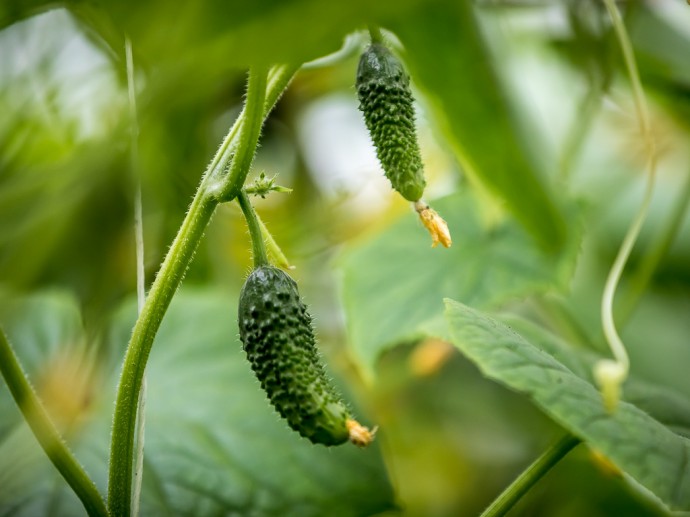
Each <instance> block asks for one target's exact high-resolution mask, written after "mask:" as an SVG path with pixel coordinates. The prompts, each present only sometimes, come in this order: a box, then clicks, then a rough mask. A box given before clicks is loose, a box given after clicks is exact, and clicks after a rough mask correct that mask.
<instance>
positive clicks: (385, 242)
mask: <svg viewBox="0 0 690 517" xmlns="http://www.w3.org/2000/svg"><path fill="white" fill-rule="evenodd" d="M433 206H434V208H436V209H437V210H438V211H439V213H440V214H441V215H442V216H443V217H444V218H445V219H446V221H447V222H448V225H449V227H450V231H451V234H452V236H453V245H452V247H451V248H449V249H442V248H434V249H432V248H431V247H430V239H429V236H428V234H427V233H426V231H425V230H424V228H423V227H422V226H421V224H420V223H419V222H418V221H417V218H416V217H415V216H414V215H412V214H408V215H405V216H404V217H402V218H401V220H400V221H398V222H397V223H395V224H393V225H392V226H391V227H390V228H388V229H387V230H385V231H384V232H383V233H382V234H379V235H376V236H375V238H373V239H372V240H370V241H368V242H365V243H363V244H359V245H357V246H356V247H354V248H353V249H351V250H349V251H348V252H346V254H345V256H344V258H343V260H342V261H341V264H342V269H343V273H344V274H343V278H342V293H343V300H344V305H345V310H346V313H347V322H348V330H349V339H350V343H351V345H352V348H353V350H354V352H355V354H356V355H357V357H358V359H359V360H360V362H361V363H362V365H363V366H364V368H365V369H367V370H371V369H372V368H373V365H374V363H375V361H376V359H377V357H378V355H379V354H380V352H381V351H382V350H384V349H386V348H387V347H389V346H392V345H395V344H397V343H400V342H402V341H405V340H413V339H418V338H420V337H422V336H424V335H428V334H429V333H431V334H438V333H443V329H444V324H443V301H442V300H443V298H444V297H452V298H456V299H458V300H462V301H463V302H466V303H470V304H472V305H476V306H482V307H488V306H492V305H495V304H498V303H501V302H505V301H506V300H509V299H513V298H516V297H520V296H525V295H527V294H529V293H534V292H543V291H545V290H549V289H558V288H562V287H564V286H565V284H566V283H567V281H568V280H569V278H570V276H571V274H572V270H573V267H574V262H575V257H576V254H577V246H578V240H577V239H575V238H574V235H573V236H571V237H572V241H571V242H570V243H569V245H568V249H567V250H566V251H564V252H563V253H562V254H561V255H558V256H556V255H550V254H548V253H544V252H543V251H541V250H540V249H539V248H537V247H536V246H535V244H534V242H533V241H532V239H530V238H529V236H528V235H527V234H526V233H525V231H524V230H522V228H520V227H519V226H518V225H517V224H516V223H514V222H512V221H504V222H503V223H501V224H500V225H499V226H496V227H494V228H490V229H489V228H486V227H484V225H483V224H482V222H481V221H480V218H479V214H478V207H477V205H476V203H475V201H474V199H473V197H472V195H471V194H470V193H462V194H454V195H452V196H449V197H447V198H444V199H439V200H436V201H434V202H433ZM573 233H574V232H573Z"/></svg>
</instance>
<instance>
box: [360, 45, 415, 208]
mask: <svg viewBox="0 0 690 517" xmlns="http://www.w3.org/2000/svg"><path fill="white" fill-rule="evenodd" d="M356 88H357V95H358V97H359V102H360V105H359V109H360V110H361V111H362V113H363V114H364V120H365V122H366V125H367V129H369V134H370V135H371V139H372V141H373V142H374V146H375V147H376V154H377V156H378V158H379V161H380V162H381V166H382V167H383V171H384V173H385V174H386V177H387V178H388V179H389V180H390V182H391V185H392V186H393V188H394V189H395V190H397V191H398V192H399V193H400V194H401V195H402V196H403V197H404V198H405V199H407V200H408V201H412V202H414V201H419V199H420V198H421V197H422V194H423V193H424V188H425V187H426V181H425V180H424V166H423V165H422V157H421V154H420V152H419V144H418V143H417V134H416V131H415V118H414V107H413V105H412V100H413V99H412V90H410V77H409V76H408V75H407V72H406V71H405V69H404V67H403V65H402V63H401V62H400V60H399V59H398V58H397V57H395V55H393V53H392V52H391V51H390V50H388V48H387V47H386V46H385V45H383V44H382V43H377V42H374V43H372V44H371V45H370V46H369V47H368V48H367V49H366V50H365V51H364V53H363V54H362V57H361V58H360V60H359V66H358V67H357V82H356Z"/></svg>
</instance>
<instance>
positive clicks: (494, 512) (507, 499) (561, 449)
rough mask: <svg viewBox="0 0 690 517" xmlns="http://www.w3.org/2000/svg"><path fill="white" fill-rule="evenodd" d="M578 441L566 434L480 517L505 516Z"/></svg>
mask: <svg viewBox="0 0 690 517" xmlns="http://www.w3.org/2000/svg"><path fill="white" fill-rule="evenodd" d="M579 443H580V439H579V438H576V437H575V436H573V435H572V434H567V435H565V436H563V437H562V438H560V439H559V440H558V441H557V442H556V443H554V444H553V445H552V446H551V447H549V448H548V449H547V450H546V451H544V453H543V454H542V455H541V456H539V457H538V458H537V459H536V460H534V462H533V463H532V464H531V465H530V466H529V467H527V468H526V469H525V470H524V471H523V472H522V474H520V475H519V476H518V478H517V479H516V480H515V481H513V482H512V483H511V484H510V486H509V487H508V488H506V489H505V490H504V491H503V492H501V495H499V496H498V497H497V498H496V499H494V501H493V502H492V503H491V504H490V505H489V507H488V508H487V509H486V510H484V511H483V512H482V514H481V516H480V517H500V516H501V515H505V514H506V513H508V511H509V510H510V509H511V508H512V507H513V506H515V503H517V502H518V501H519V500H520V498H521V497H522V496H524V495H525V494H526V493H527V492H528V491H529V489H530V488H532V487H533V486H534V485H535V484H536V483H537V481H539V480H540V479H541V478H542V477H544V475H545V474H546V473H547V472H548V471H549V470H551V468H552V467H553V466H554V465H555V464H556V463H558V462H559V461H560V460H561V459H563V458H564V457H565V455H566V454H568V453H569V452H570V451H571V450H573V448H575V446H576V445H577V444H579Z"/></svg>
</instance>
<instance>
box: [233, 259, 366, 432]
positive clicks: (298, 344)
mask: <svg viewBox="0 0 690 517" xmlns="http://www.w3.org/2000/svg"><path fill="white" fill-rule="evenodd" d="M238 322H239V328H240V339H241V340H242V344H243V348H244V350H245V352H246V354H247V358H248V359H249V362H250V363H251V367H252V370H254V373H255V374H256V376H257V378H258V379H259V382H260V383H261V387H262V388H263V389H264V391H265V392H266V394H267V395H268V398H269V400H270V401H271V403H272V404H273V406H274V407H275V408H276V410H277V411H278V413H279V414H280V416H282V417H283V418H285V419H286V420H287V422H288V424H289V426H290V427H291V428H292V429H294V430H295V431H297V432H298V433H299V434H300V435H302V436H304V437H305V438H308V439H309V440H311V441H312V442H313V443H320V444H323V445H338V444H341V443H343V442H346V441H347V440H348V439H349V440H350V441H352V442H353V443H355V444H356V445H360V446H364V445H367V444H368V443H369V442H371V440H372V439H373V432H370V431H369V430H367V429H366V428H364V427H362V426H360V425H359V424H358V423H357V422H356V421H355V420H354V419H353V418H352V415H351V413H350V411H349V409H348V408H347V406H345V404H344V403H343V401H342V399H341V397H340V395H339V394H338V392H337V391H336V389H335V388H334V387H333V386H332V385H331V384H330V382H329V381H328V378H327V376H326V372H325V369H324V366H323V364H322V362H321V359H320V357H319V353H318V350H317V348H316V340H315V338H314V331H313V328H312V319H311V316H310V315H309V313H308V312H307V307H306V305H305V304H304V303H303V302H302V299H301V298H300V295H299V291H298V289H297V283H296V282H295V281H294V280H293V279H292V278H290V276H289V275H288V274H287V273H285V272H283V271H281V270H280V269H278V268H276V267H273V266H270V265H260V266H259V267H257V268H256V269H254V271H252V272H251V273H250V275H249V277H248V278H247V280H246V282H245V284H244V286H243V287H242V292H241V293H240V304H239V311H238Z"/></svg>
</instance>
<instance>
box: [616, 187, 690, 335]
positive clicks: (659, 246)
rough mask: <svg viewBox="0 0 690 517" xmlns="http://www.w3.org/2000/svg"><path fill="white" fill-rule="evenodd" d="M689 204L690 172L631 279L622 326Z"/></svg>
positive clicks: (666, 251) (622, 308)
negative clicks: (662, 226)
mask: <svg viewBox="0 0 690 517" xmlns="http://www.w3.org/2000/svg"><path fill="white" fill-rule="evenodd" d="M688 205H690V173H688V175H687V177H686V178H685V184H684V185H683V188H682V190H681V192H680V194H679V195H678V198H677V200H676V203H675V204H674V205H673V208H672V209H671V213H670V215H669V218H668V221H667V223H666V224H664V228H663V230H662V231H661V233H660V234H659V236H658V237H657V239H656V241H655V242H654V244H652V245H651V246H650V248H651V250H650V251H649V252H648V253H645V255H644V257H642V260H641V262H640V265H639V266H638V267H637V269H636V270H635V271H634V272H633V274H632V276H631V278H630V280H629V286H630V287H629V290H628V292H627V293H626V296H625V298H624V299H623V301H622V303H621V309H620V311H618V313H617V316H618V321H619V324H620V325H621V326H622V325H625V324H626V323H627V321H628V319H629V318H630V316H632V314H633V313H634V311H635V307H636V306H637V303H638V302H639V300H640V298H641V297H642V294H643V293H644V292H645V290H646V289H647V286H648V285H649V281H650V280H651V279H652V276H653V275H654V271H656V268H657V266H658V265H659V263H660V262H661V259H662V258H664V256H666V254H667V253H668V250H669V249H670V248H671V245H672V244H673V242H674V241H675V239H676V236H677V235H678V230H680V227H681V224H682V223H683V219H684V218H685V214H686V213H687V210H688Z"/></svg>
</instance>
